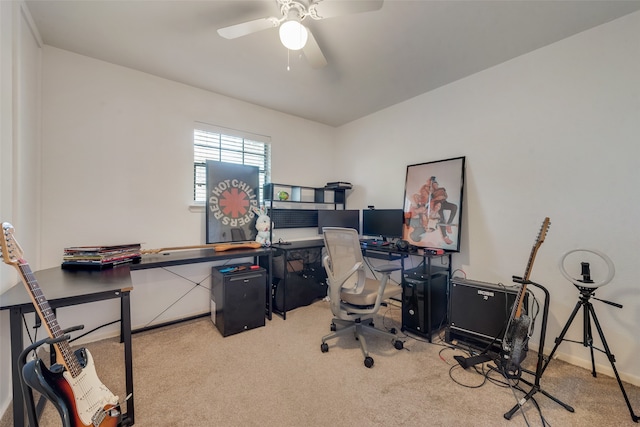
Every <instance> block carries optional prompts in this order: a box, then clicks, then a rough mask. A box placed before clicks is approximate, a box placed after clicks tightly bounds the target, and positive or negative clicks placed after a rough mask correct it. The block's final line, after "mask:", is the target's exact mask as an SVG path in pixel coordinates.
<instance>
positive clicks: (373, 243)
mask: <svg viewBox="0 0 640 427" xmlns="http://www.w3.org/2000/svg"><path fill="white" fill-rule="evenodd" d="M360 244H361V245H367V246H378V247H381V246H390V245H391V242H385V241H384V240H379V239H360Z"/></svg>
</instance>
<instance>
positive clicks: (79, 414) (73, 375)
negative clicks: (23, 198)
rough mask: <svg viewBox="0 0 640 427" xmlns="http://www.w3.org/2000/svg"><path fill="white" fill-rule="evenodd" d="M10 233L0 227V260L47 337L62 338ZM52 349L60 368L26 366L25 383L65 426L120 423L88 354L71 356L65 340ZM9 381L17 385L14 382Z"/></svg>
mask: <svg viewBox="0 0 640 427" xmlns="http://www.w3.org/2000/svg"><path fill="white" fill-rule="evenodd" d="M13 232H14V229H13V226H12V225H11V224H9V223H7V222H4V223H2V236H1V237H0V245H1V246H2V258H3V260H4V262H5V263H6V264H9V265H12V266H14V267H16V268H17V269H18V272H19V273H20V276H21V277H22V281H23V282H24V284H25V287H26V288H27V291H28V292H29V296H30V297H31V301H32V302H33V305H34V307H35V309H36V312H37V313H38V316H39V317H40V319H41V320H42V324H43V325H45V327H46V329H47V332H48V335H49V337H50V338H52V339H60V338H63V337H64V332H63V331H62V330H61V329H60V326H59V325H58V321H57V320H56V318H55V315H54V313H53V310H52V309H51V306H50V305H49V302H48V301H47V299H46V298H45V297H44V295H43V293H42V290H41V289H40V285H38V282H37V280H36V278H35V276H34V275H33V273H32V272H31V268H30V267H29V264H28V263H27V262H26V261H25V260H24V259H22V255H23V254H22V249H21V248H20V245H18V242H16V240H15V239H14V237H13ZM53 346H54V348H55V352H56V360H58V361H61V364H60V363H56V364H54V365H52V366H51V367H50V368H49V369H48V368H47V367H46V366H45V365H44V363H43V362H42V360H40V359H37V360H35V361H32V362H29V363H28V364H26V365H25V367H24V371H23V372H24V379H25V382H27V384H28V385H29V386H30V387H32V388H33V389H35V390H37V391H39V392H40V393H42V394H43V395H44V396H46V397H47V398H49V400H51V402H52V403H53V404H54V406H56V409H57V410H58V412H59V413H60V416H61V417H62V418H63V422H64V424H65V425H71V426H73V427H80V426H85V427H88V426H94V427H115V426H116V425H117V424H118V422H119V420H120V404H119V403H118V396H115V395H114V394H113V393H111V392H110V391H109V389H108V388H107V387H106V386H105V385H104V384H102V382H101V381H100V379H99V378H98V375H97V373H96V369H95V365H94V362H93V357H92V356H91V353H89V350H87V349H85V348H81V349H79V350H76V351H75V352H73V351H72V350H71V346H70V345H69V342H68V341H67V340H65V339H61V340H59V341H57V342H55V343H54V344H53ZM13 380H14V381H18V379H17V378H14V379H13Z"/></svg>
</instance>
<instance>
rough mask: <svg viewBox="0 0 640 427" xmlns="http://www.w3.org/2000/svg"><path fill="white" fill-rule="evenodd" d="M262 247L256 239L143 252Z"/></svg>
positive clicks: (156, 252) (143, 251)
mask: <svg viewBox="0 0 640 427" xmlns="http://www.w3.org/2000/svg"><path fill="white" fill-rule="evenodd" d="M260 247H262V244H260V243H258V242H255V241H246V242H224V243H209V244H206V245H192V246H174V247H168V248H160V249H143V250H141V251H140V253H141V254H143V255H145V254H158V253H161V252H167V251H185V250H189V249H213V250H214V251H217V252H223V251H228V250H232V249H258V248H260Z"/></svg>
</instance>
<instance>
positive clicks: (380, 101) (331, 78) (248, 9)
mask: <svg viewBox="0 0 640 427" xmlns="http://www.w3.org/2000/svg"><path fill="white" fill-rule="evenodd" d="M324 1H328V0H324ZM359 1H361V0H359ZM26 3H27V5H28V8H29V10H30V12H31V14H32V16H33V19H34V21H35V23H36V26H37V28H38V30H39V32H40V35H41V36H42V39H43V41H44V43H45V44H47V45H51V46H55V47H58V48H61V49H65V50H69V51H72V52H77V53H79V54H82V55H86V56H89V57H92V58H96V59H100V60H104V61H107V62H111V63H114V64H118V65H122V66H125V67H129V68H132V69H136V70H140V71H143V72H146V73H149V74H153V75H156V76H159V77H164V78H167V79H170V80H174V81H177V82H182V83H185V84H187V85H191V86H195V87H198V88H202V89H206V90H209V91H212V92H216V93H219V94H223V95H227V96H230V97H233V98H237V99H240V100H244V101H247V102H251V103H253V104H257V105H261V106H264V107H267V108H271V109H274V110H278V111H282V112H285V113H288V114H292V115H295V116H299V117H303V118H306V119H309V120H313V121H316V122H320V123H325V124H328V125H331V126H340V125H342V124H344V123H348V122H350V121H352V120H355V119H358V118H360V117H363V116H366V115H368V114H371V113H373V112H376V111H379V110H381V109H384V108H386V107H388V106H391V105H393V104H397V103H399V102H402V101H404V100H407V99H410V98H412V97H415V96H417V95H420V94H422V93H425V92H428V91H430V90H433V89H436V88H438V87H441V86H443V85H446V84H448V83H450V82H453V81H455V80H458V79H461V78H463V77H466V76H468V75H471V74H474V73H477V72H478V71H481V70H484V69H487V68H489V67H492V66H494V65H496V64H499V63H502V62H504V61H507V60H509V59H511V58H514V57H517V56H519V55H522V54H525V53H527V52H530V51H532V50H534V49H538V48H540V47H543V46H545V45H548V44H551V43H554V42H556V41H558V40H561V39H563V38H566V37H569V36H571V35H574V34H576V33H579V32H581V31H584V30H587V29H589V28H592V27H594V26H597V25H600V24H603V23H606V22H608V21H611V20H613V19H616V18H618V17H621V16H623V15H626V14H628V13H632V12H634V11H637V10H640V0H628V1H615V0H606V1H595V0H580V1H568V0H564V1H547V0H535V1H516V0H511V1H507V0H503V1H480V0H474V1H453V0H450V1H426V0H413V1H408V0H386V1H385V2H384V5H383V7H382V9H380V10H378V11H375V12H367V13H361V14H356V15H347V16H341V17H334V18H330V19H326V20H322V21H312V20H311V19H310V18H309V19H306V20H305V21H304V22H305V24H306V25H307V26H308V27H309V28H310V29H311V30H312V32H313V34H314V36H315V38H316V40H317V42H318V44H319V45H320V47H321V49H322V51H323V53H324V55H325V57H326V59H327V61H328V65H327V66H326V67H325V68H322V69H312V68H311V67H310V66H309V64H308V63H307V62H306V59H305V58H304V56H301V55H300V54H299V53H296V52H291V53H290V57H288V55H289V52H288V51H287V49H286V48H284V47H283V46H282V45H281V44H280V41H279V38H278V31H277V29H268V30H265V31H262V32H259V33H255V34H251V35H248V36H245V37H242V38H238V39H234V40H227V39H224V38H222V37H220V36H219V35H218V34H217V32H216V30H217V29H218V28H221V27H225V26H229V25H233V24H237V23H239V22H244V21H248V20H252V19H257V18H263V17H268V16H279V10H278V7H277V5H276V1H275V0H261V1H243V0H235V1H217V0H216V1H211V0H210V1H188V0H173V1H153V0H146V1H140V0H139V1H134V0H128V1H123V0H91V1H88V0H81V1H70V0H46V1H26ZM288 63H290V67H291V69H290V70H289V71H287V64H288Z"/></svg>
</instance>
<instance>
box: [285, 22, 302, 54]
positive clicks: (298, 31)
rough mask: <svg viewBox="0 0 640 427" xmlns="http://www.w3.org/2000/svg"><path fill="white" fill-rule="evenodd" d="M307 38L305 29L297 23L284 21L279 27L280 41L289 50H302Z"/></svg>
mask: <svg viewBox="0 0 640 427" xmlns="http://www.w3.org/2000/svg"><path fill="white" fill-rule="evenodd" d="M308 37H309V34H308V33H307V29H306V28H305V26H304V25H302V24H301V23H300V22H298V21H295V20H291V21H286V22H284V23H282V25H280V41H281V42H282V44H283V45H284V47H286V48H287V49H289V50H300V49H302V48H303V47H304V45H305V44H307V38H308Z"/></svg>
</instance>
